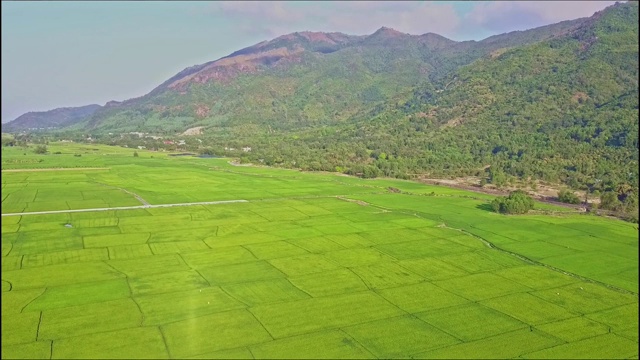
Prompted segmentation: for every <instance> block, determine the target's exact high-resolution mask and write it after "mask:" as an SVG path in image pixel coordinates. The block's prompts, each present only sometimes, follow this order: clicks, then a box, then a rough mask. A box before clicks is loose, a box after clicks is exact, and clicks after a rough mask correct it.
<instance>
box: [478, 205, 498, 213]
mask: <svg viewBox="0 0 640 360" xmlns="http://www.w3.org/2000/svg"><path fill="white" fill-rule="evenodd" d="M476 209H480V210H484V211H491V212H494V211H493V206H491V204H480V205H478V206H476Z"/></svg>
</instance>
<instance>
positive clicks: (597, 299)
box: [531, 282, 638, 314]
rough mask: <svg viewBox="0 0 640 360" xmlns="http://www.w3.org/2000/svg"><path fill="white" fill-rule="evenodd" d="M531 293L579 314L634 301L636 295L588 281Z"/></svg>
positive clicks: (635, 300)
mask: <svg viewBox="0 0 640 360" xmlns="http://www.w3.org/2000/svg"><path fill="white" fill-rule="evenodd" d="M531 294H533V295H535V296H537V297H539V298H541V299H544V300H546V301H548V302H551V303H554V304H556V305H559V306H562V307H564V308H566V309H571V311H573V312H577V313H580V314H589V313H594V312H598V311H602V310H606V309H610V308H613V307H616V306H620V305H627V304H632V303H636V304H637V301H638V297H637V295H631V294H624V293H620V292H618V291H615V290H611V289H608V288H606V287H603V286H600V285H596V284H593V283H588V282H578V283H573V284H569V285H565V286H562V287H557V288H553V289H547V290H540V291H535V292H532V293H531Z"/></svg>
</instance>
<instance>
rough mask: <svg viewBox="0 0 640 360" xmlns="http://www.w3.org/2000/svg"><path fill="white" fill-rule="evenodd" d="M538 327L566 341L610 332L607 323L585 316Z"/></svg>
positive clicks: (537, 327)
mask: <svg viewBox="0 0 640 360" xmlns="http://www.w3.org/2000/svg"><path fill="white" fill-rule="evenodd" d="M536 329H539V330H542V331H544V332H546V333H548V334H551V335H553V336H555V337H557V338H559V339H562V340H564V341H566V342H574V341H578V340H582V339H588V338H591V337H594V336H597V335H602V334H606V333H608V332H609V330H608V327H607V326H606V325H604V324H601V323H599V322H596V321H593V320H589V319H588V318H586V317H583V316H579V317H572V318H569V319H564V320H559V321H554V322H549V323H546V324H542V325H536Z"/></svg>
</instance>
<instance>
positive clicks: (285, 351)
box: [249, 330, 376, 359]
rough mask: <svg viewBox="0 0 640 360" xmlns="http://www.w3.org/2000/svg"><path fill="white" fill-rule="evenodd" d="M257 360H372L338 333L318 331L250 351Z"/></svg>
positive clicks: (358, 345)
mask: <svg viewBox="0 0 640 360" xmlns="http://www.w3.org/2000/svg"><path fill="white" fill-rule="evenodd" d="M249 348H250V350H251V352H250V354H253V355H254V356H255V357H256V358H257V359H294V358H295V359H375V358H376V357H375V356H373V354H371V353H370V352H369V351H368V350H367V349H366V348H364V347H363V346H362V345H360V344H359V343H358V342H357V341H355V340H354V339H353V338H352V337H351V336H349V335H348V334H347V333H345V332H344V331H341V330H329V331H319V332H316V333H311V334H305V335H298V336H292V337H288V338H284V339H278V340H275V341H270V342H265V343H262V344H258V345H252V346H250V347H249Z"/></svg>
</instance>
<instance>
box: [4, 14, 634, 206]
mask: <svg viewBox="0 0 640 360" xmlns="http://www.w3.org/2000/svg"><path fill="white" fill-rule="evenodd" d="M637 119H638V5H637V2H626V3H616V4H615V5H612V6H610V7H608V8H606V9H604V10H602V11H600V12H597V13H595V14H594V15H593V16H591V17H589V18H581V19H576V20H571V21H564V22H560V23H557V24H552V25H548V26H543V27H539V28H535V29H531V30H526V31H515V32H511V33H506V34H501V35H496V36H492V37H489V38H487V39H484V40H482V41H462V42H457V41H453V40H450V39H447V38H445V37H442V36H440V35H437V34H433V33H427V34H423V35H409V34H404V33H401V32H398V31H396V30H393V29H390V28H386V27H382V28H380V29H379V30H377V31H376V32H374V33H373V34H371V35H367V36H352V35H346V34H342V33H321V32H296V33H292V34H288V35H284V36H280V37H278V38H276V39H273V40H270V41H263V42H261V43H258V44H256V45H253V46H250V47H247V48H244V49H241V50H238V51H236V52H234V53H232V54H230V55H228V56H226V57H223V58H221V59H218V60H215V61H211V62H208V63H205V64H201V65H196V66H192V67H189V68H186V69H184V70H183V71H181V72H179V73H178V74H176V75H175V76H173V77H171V78H170V79H168V80H167V81H165V82H164V83H162V84H160V85H159V86H158V87H156V88H155V89H154V90H152V91H151V92H150V93H148V94H146V95H144V96H141V97H139V98H134V99H130V100H126V101H122V102H115V101H112V102H109V103H107V104H105V106H97V105H90V106H87V107H82V108H66V109H56V110H52V111H49V112H44V113H28V114H25V115H22V116H20V117H18V118H17V119H16V120H14V121H12V122H10V123H7V124H3V125H2V130H3V132H18V131H21V130H24V129H27V128H35V127H38V128H48V127H56V128H57V129H58V131H63V132H64V133H65V134H67V133H71V132H84V133H87V132H88V133H91V134H92V135H93V134H96V136H97V138H100V137H101V136H102V137H103V138H104V141H105V142H114V141H116V140H115V139H112V138H109V137H108V136H107V135H106V134H108V133H124V132H131V131H140V132H149V133H154V134H157V135H164V136H172V135H175V134H179V133H182V132H183V131H185V130H186V129H188V128H193V127H202V128H203V133H202V135H201V136H200V139H202V140H203V141H204V143H205V144H206V145H207V146H209V147H210V148H212V149H213V150H214V151H215V152H216V153H221V154H225V155H236V154H233V153H229V152H228V150H224V149H225V148H229V147H234V148H240V147H242V146H251V147H252V149H253V150H252V151H251V152H250V153H248V154H243V161H251V162H262V163H265V164H267V165H277V166H284V167H296V168H302V169H310V170H329V171H342V172H346V173H352V174H360V175H363V176H379V175H386V176H395V177H409V176H412V175H415V174H419V175H424V176H465V175H477V176H485V175H486V177H487V179H488V181H493V182H500V181H508V179H509V178H519V179H525V180H526V179H540V180H546V181H551V182H564V183H566V184H567V185H570V186H572V187H586V188H589V189H591V190H593V189H594V187H595V184H604V185H601V186H607V187H609V188H613V187H615V186H617V185H620V184H626V185H627V186H629V187H631V188H633V189H635V194H637V192H638V191H637V188H638V186H637V183H638V170H637V168H638V120H637ZM94 137H95V136H94ZM501 179H507V180H501Z"/></svg>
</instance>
